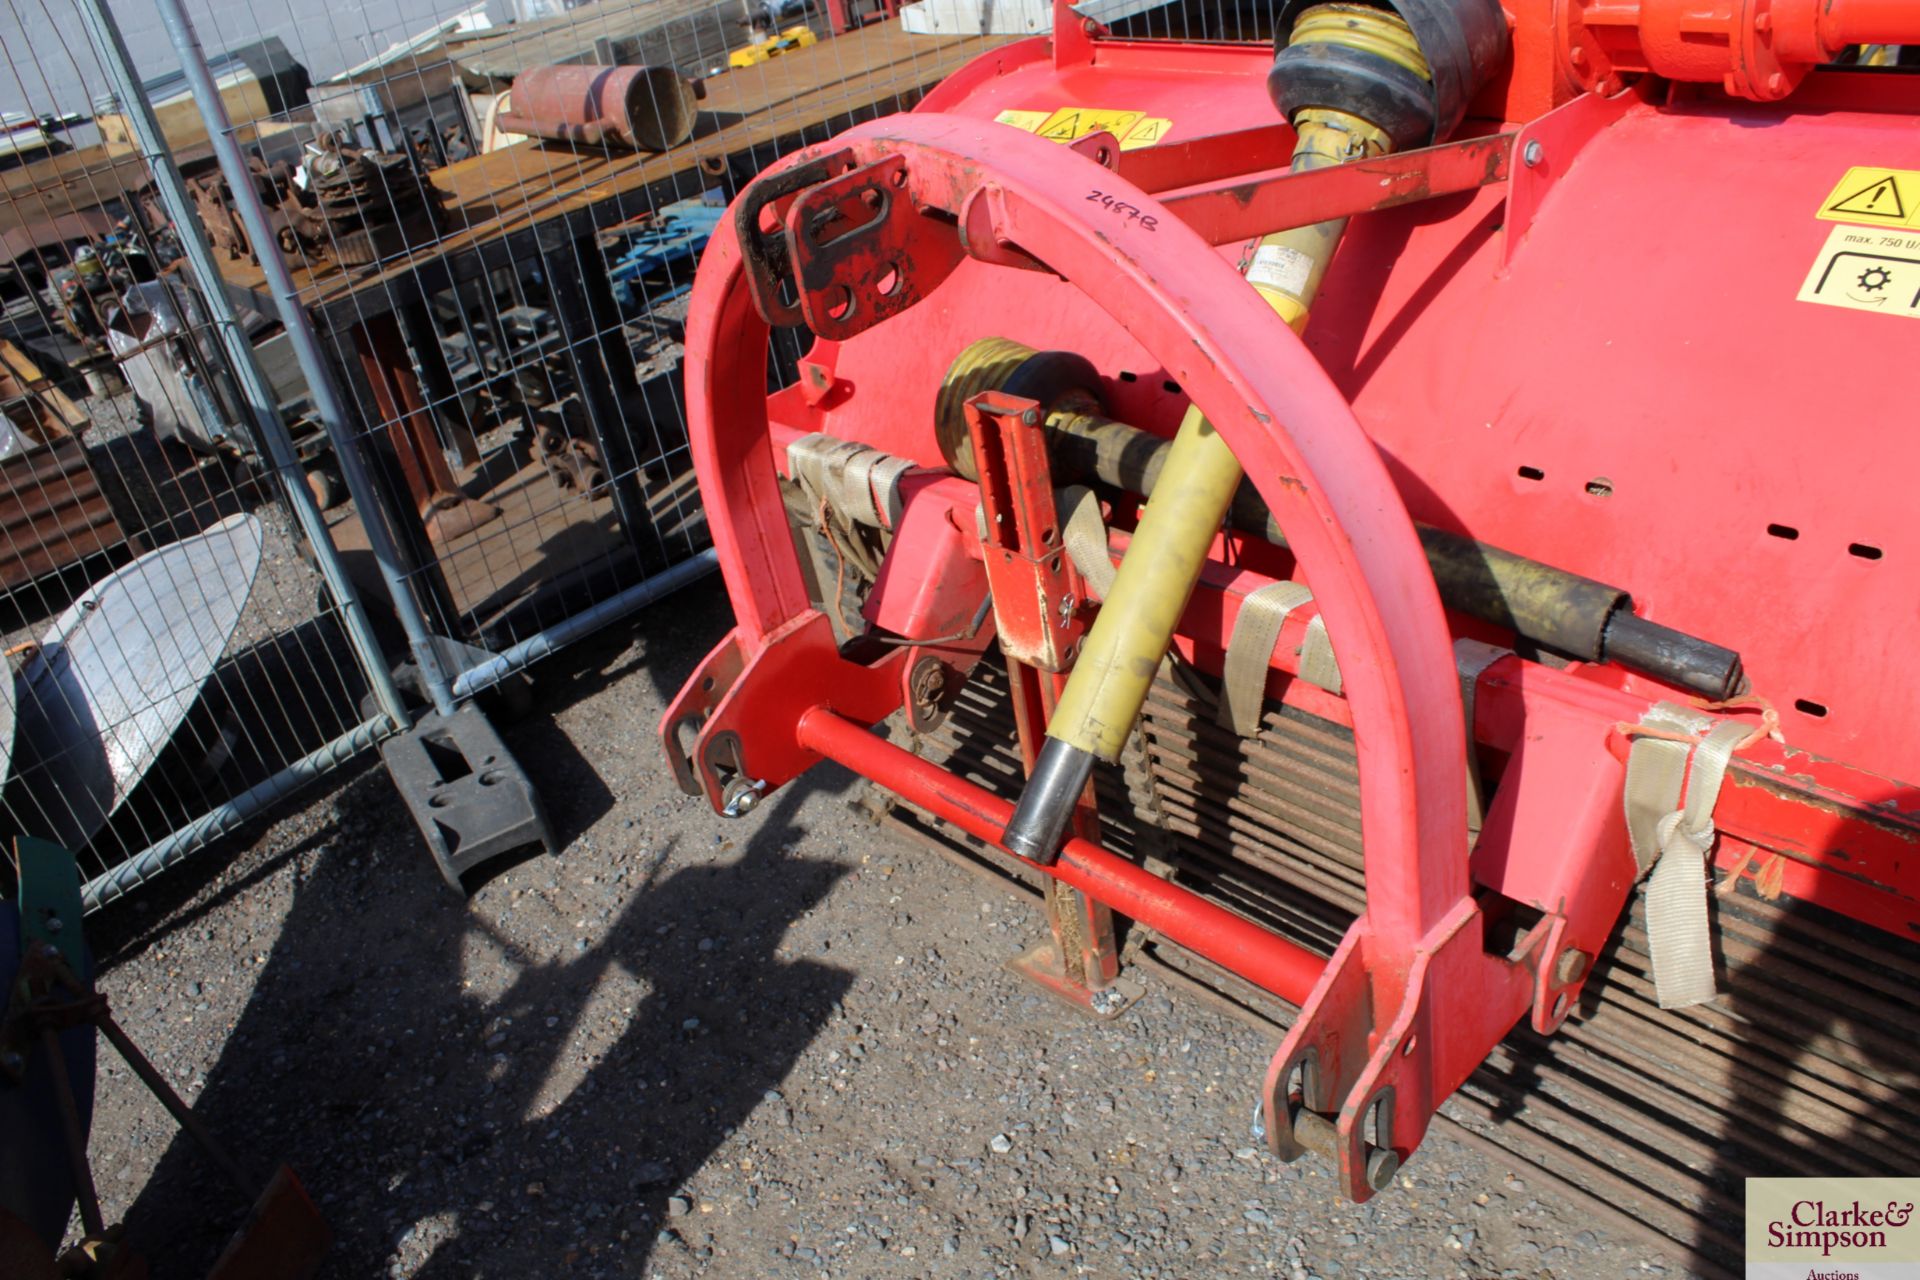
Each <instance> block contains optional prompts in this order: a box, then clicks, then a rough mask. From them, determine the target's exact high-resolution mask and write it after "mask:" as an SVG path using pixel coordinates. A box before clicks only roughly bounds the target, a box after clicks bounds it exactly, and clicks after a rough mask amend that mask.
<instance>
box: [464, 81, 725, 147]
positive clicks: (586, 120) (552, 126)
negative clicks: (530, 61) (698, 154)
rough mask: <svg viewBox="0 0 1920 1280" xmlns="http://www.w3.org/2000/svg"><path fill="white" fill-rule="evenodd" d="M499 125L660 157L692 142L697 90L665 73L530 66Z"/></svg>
mask: <svg viewBox="0 0 1920 1280" xmlns="http://www.w3.org/2000/svg"><path fill="white" fill-rule="evenodd" d="M511 93H512V97H511V98H510V99H509V105H508V107H507V109H506V110H505V111H503V112H501V113H500V127H501V128H502V129H504V130H506V131H507V132H509V133H525V134H531V135H532V136H534V137H537V138H548V139H551V140H552V141H555V142H573V143H582V144H585V145H588V146H598V145H602V144H607V143H611V144H614V145H617V146H623V147H631V148H633V149H634V150H636V151H665V150H667V149H668V148H669V147H676V146H678V145H680V144H681V143H682V142H685V141H686V140H687V139H688V138H691V137H692V136H693V122H694V115H695V108H694V98H695V88H694V86H692V85H690V84H688V83H687V81H686V80H685V79H684V78H683V77H682V76H681V75H680V73H679V72H677V71H675V70H673V69H672V68H671V67H599V66H584V67H582V66H555V67H529V68H527V69H526V70H525V71H522V72H521V73H520V74H519V75H518V76H515V77H514V81H513V89H512V90H511Z"/></svg>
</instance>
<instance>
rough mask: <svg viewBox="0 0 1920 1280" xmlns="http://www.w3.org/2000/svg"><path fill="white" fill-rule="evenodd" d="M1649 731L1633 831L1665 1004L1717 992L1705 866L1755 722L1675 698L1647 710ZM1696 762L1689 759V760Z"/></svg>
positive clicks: (1630, 794) (1630, 824) (1638, 740)
mask: <svg viewBox="0 0 1920 1280" xmlns="http://www.w3.org/2000/svg"><path fill="white" fill-rule="evenodd" d="M1640 727H1641V728H1643V729H1647V730H1650V731H1651V732H1649V733H1647V734H1643V735H1639V736H1636V737H1635V739H1634V743H1633V747H1632V749H1631V750H1630V751H1629V752H1628V754H1627V781H1626V817H1627V836H1628V838H1629V840H1630V841H1631V842H1632V845H1633V859H1634V862H1635V863H1637V864H1638V866H1639V869H1640V874H1641V875H1642V876H1647V875H1648V873H1649V872H1651V873H1652V874H1651V876H1650V878H1649V879H1648V881H1647V950H1648V951H1649V952H1650V953H1651V955H1652V959H1653V987H1654V994H1655V995H1656V997H1657V998H1658V999H1659V1002H1660V1007H1661V1008H1662V1009H1683V1008H1686V1007H1687V1006H1688V1005H1695V1004H1701V1003H1704V1002H1705V1001H1708V1000H1711V999H1713V998H1714V996H1715V995H1717V994H1718V992H1719V988H1718V986H1717V985H1716V984H1715V982H1714V977H1713V937H1712V932H1711V926H1710V924H1709V921H1708V916H1707V899H1708V897H1709V894H1708V889H1707V868H1708V864H1709V855H1710V854H1711V853H1712V850H1713V844H1714V840H1715V838H1716V836H1717V834H1718V833H1717V832H1715V830H1714V827H1713V809H1714V805H1715V804H1716V803H1718V801H1719V799H1720V784H1721V783H1722V782H1723V781H1724V780H1725V778H1726V775H1727V764H1728V762H1729V761H1731V760H1732V759H1733V753H1734V751H1735V750H1736V749H1738V748H1739V747H1740V746H1742V745H1743V744H1745V743H1746V742H1747V741H1748V740H1749V739H1751V738H1752V737H1753V736H1754V728H1753V726H1752V725H1748V724H1742V723H1740V722H1739V721H1736V720H1719V719H1716V718H1714V717H1713V716H1710V715H1706V714H1704V713H1702V712H1698V711H1694V710H1691V709H1689V708H1687V707H1682V706H1679V705H1677V704H1675V703H1671V702H1660V703H1656V704H1654V706H1653V707H1652V708H1651V709H1650V710H1648V712H1647V714H1646V715H1644V716H1642V717H1641V718H1640ZM1689 766H1691V767H1689Z"/></svg>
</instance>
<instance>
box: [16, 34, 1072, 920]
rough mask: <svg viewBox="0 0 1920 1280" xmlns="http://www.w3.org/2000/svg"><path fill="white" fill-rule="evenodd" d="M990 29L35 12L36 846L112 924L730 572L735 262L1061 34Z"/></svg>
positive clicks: (21, 666) (28, 581)
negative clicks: (165, 174)
mask: <svg viewBox="0 0 1920 1280" xmlns="http://www.w3.org/2000/svg"><path fill="white" fill-rule="evenodd" d="M989 12H990V10H989ZM981 15H982V10H981V8H980V6H978V5H967V4H961V3H957V2H956V0H926V3H924V4H922V5H920V6H919V7H918V11H917V13H916V14H915V15H913V16H912V17H910V18H901V17H897V16H896V15H895V13H894V8H893V5H892V4H890V3H886V2H885V0H832V3H830V4H827V5H826V6H825V7H819V6H817V5H810V4H794V3H790V2H787V0H754V3H743V2H742V0H730V2H729V3H723V4H715V3H712V2H711V0H645V2H636V0H598V3H591V4H585V5H573V6H569V5H567V4H565V3H564V0H492V2H491V3H489V4H481V5H468V6H462V5H459V4H457V3H440V2H438V0H427V2H425V3H421V2H420V0H401V2H400V3H398V4H395V5H392V6H384V7H374V6H360V7H351V8H350V7H345V6H310V5H295V4H293V3H292V2H291V0H243V2H240V3H232V2H230V0H213V3H210V4H199V3H192V4H188V5H186V6H185V9H184V11H181V9H180V6H179V5H178V4H177V3H174V2H173V0H167V3H162V4H160V5H158V7H157V10H156V9H155V8H153V7H149V6H148V5H146V4H142V5H139V6H137V7H136V6H134V5H130V4H121V5H118V6H113V7H111V8H110V9H109V7H108V6H105V5H103V4H100V3H97V0H0V57H4V61H5V66H4V67H0V112H4V113H5V114H4V115H0V166H4V168H0V223H3V224H4V225H0V237H4V238H3V239H0V252H4V262H0V302H4V304H5V311H4V318H3V319H0V326H3V328H4V332H3V333H0V338H4V340H5V342H6V343H7V345H6V346H5V347H4V348H0V358H3V359H4V363H5V367H4V369H0V398H4V401H5V410H6V422H5V424H4V430H5V432H6V435H5V437H4V439H0V529H3V530H4V534H5V537H4V539H0V592H3V593H4V594H3V595H0V616H3V618H4V627H5V630H6V632H7V639H8V641H9V643H10V644H11V645H12V646H14V651H13V653H12V656H11V660H12V663H13V668H14V671H13V682H12V686H11V693H12V710H13V718H14V720H15V725H14V727H13V732H12V734H11V737H10V742H11V745H12V751H11V756H10V769H9V778H8V781H7V785H6V790H5V792H4V794H3V795H0V809H3V810H4V817H5V819H6V823H7V825H8V827H9V828H10V829H11V830H12V831H13V832H14V833H15V834H31V835H40V836H48V837H52V838H55V839H59V840H61V841H63V842H66V843H68V844H71V845H74V846H76V847H79V848H81V849H83V851H84V852H83V863H84V866H85V868H86V871H87V873H88V875H89V876H90V877H91V878H92V879H93V884H92V885H91V886H90V888H91V890H92V898H91V900H92V901H93V902H94V903H97V902H99V901H103V900H105V899H106V898H108V897H111V896H114V895H116V894H118V893H120V892H124V891H125V890H126V889H128V888H131V887H132V886H134V885H136V884H138V883H139V882H140V881H141V880H143V879H144V878H145V877H146V876H147V875H149V874H151V873H153V872H154V871H157V870H158V869H161V868H162V867H164V866H165V865H168V864H169V863H170V862H171V861H172V860H174V859H175V858H176V857H177V856H180V855H181V854H182V853H183V852H185V851H189V850H190V849H191V848H194V847H198V845H199V844H202V843H204V842H205V841H206V840H207V839H208V838H211V837H212V836H213V835H216V834H218V833H219V832H221V831H224V830H226V829H228V828H229V827H231V826H232V825H234V824H235V823H236V822H237V821H239V820H241V819H242V818H243V817H245V816H246V815H248V814H250V813H252V812H256V811H257V810H258V808H259V807H261V806H262V805H264V804H265V803H268V802H271V801H272V800H273V799H275V798H277V797H279V796H281V795H284V794H285V793H286V792H287V791H288V790H290V789H291V788H292V787H293V786H296V785H299V784H300V783H301V782H304V781H305V780H307V779H309V778H312V777H316V776H318V775H319V774H320V773H323V772H325V770H326V769H328V768H330V767H332V766H333V765H334V764H337V763H338V762H340V761H341V760H344V759H348V758H351V757H352V755H354V754H355V753H357V752H358V751H359V750H361V749H363V748H364V747H366V746H368V745H370V744H371V743H372V742H374V741H375V740H377V739H378V737H379V736H380V735H381V734H383V733H384V732H388V731H391V730H392V729H393V728H396V727H404V713H403V712H401V711H400V710H399V703H398V698H397V695H396V694H395V692H394V689H393V686H392V683H391V680H390V679H389V677H388V675H387V672H388V671H389V670H390V669H392V668H394V667H395V666H396V665H397V664H400V663H402V662H407V661H411V662H413V663H414V664H415V665H416V666H418V667H420V668H422V669H423V670H422V671H421V672H420V677H419V680H418V681H417V682H415V684H414V687H413V691H414V693H415V694H416V695H419V698H420V700H421V701H431V702H433V703H435V704H437V705H440V706H441V707H442V708H443V709H444V708H445V707H446V706H447V705H449V699H450V697H451V696H464V695H466V694H468V693H471V692H473V691H474V690H476V689H477V688H480V687H483V686H484V685H485V684H486V683H489V682H490V681H492V680H494V679H496V678H498V677H499V676H501V675H502V674H504V673H505V672H507V671H509V670H512V669H513V668H514V667H515V666H516V665H518V664H519V663H521V662H524V661H528V660H531V659H532V658H534V657H537V656H539V655H540V654H542V653H545V652H549V651H551V649H553V648H555V647H557V646H558V645H559V644H561V643H564V642H566V641H567V640H569V639H571V638H573V637H575V636H577V635H579V634H581V633H583V632H584V631H585V630H588V629H590V628H591V627H592V626H594V625H599V624H600V623H602V622H604V621H606V620H608V619H610V618H612V617H616V616H618V614H619V612H620V610H622V609H624V608H629V607H633V606H634V605H636V604H637V603H639V602H643V601H644V600H646V599H648V598H650V596H651V595H653V594H657V593H658V591H659V590H664V589H666V588H668V587H670V586H671V585H676V584H677V583H678V582H679V581H681V580H684V578H685V577H686V576H687V575H688V574H689V573H691V572H698V571H701V570H703V569H704V568H705V567H707V566H708V565H710V564H711V552H710V551H708V550H707V546H708V539H707V532H706V528H705V525H704V520H703V515H702V507H701V503H700V500H699V495H698V492H697V488H696V485H695V481H694V476H693V467H692V459H691V450H690V445H689V440H688V433H687V423H686V417H685V411H684V402H683V399H682V392H681V379H680V360H681V354H682V353H681V343H682V340H683V325H684V322H685V318H686V308H687V304H688V291H689V289H690V288H691V282H692V277H693V270H694V266H695V263H696V262H697V261H698V257H699V254H700V252H701V250H702V249H703V248H704V246H705V244H706V241H707V238H708V236H709V235H710V234H711V232H712V229H713V227H714V226H715V224H716V222H717V220H718V219H719V218H720V217H721V216H722V211H723V209H724V207H725V205H726V203H727V202H728V201H729V200H730V199H731V198H732V196H733V195H734V194H735V193H736V192H737V191H738V190H739V188H740V187H741V185H743V184H744V183H745V182H747V181H748V180H750V179H751V178H752V177H753V176H754V175H755V174H757V173H758V172H759V171H760V170H761V169H763V168H764V167H765V166H766V165H768V164H769V163H771V162H773V161H774V160H776V159H778V158H779V157H781V156H783V155H786V154H788V153H790V152H791V151H793V150H795V149H796V148H798V147H800V146H803V145H806V144H808V143H812V142H817V141H821V140H824V139H826V138H828V137H831V136H832V135H833V134H835V133H837V132H839V131H841V130H843V129H845V128H847V127H848V126H850V125H852V124H854V123H857V122H859V121H861V120H864V119H869V118H872V117H874V116H878V115H884V114H887V113H890V112H893V111H898V110H904V109H907V108H910V107H911V106H912V105H913V104H914V103H916V102H917V101H918V100H919V98H920V97H921V96H922V95H923V94H924V93H925V91H927V90H928V89H930V88H931V87H932V86H934V85H935V84H937V83H938V82H939V81H940V80H941V79H943V78H944V77H945V76H947V75H948V74H950V73H951V72H952V71H954V70H955V69H957V68H958V67H960V66H962V65H963V64H964V63H966V62H967V61H968V60H969V59H971V58H973V57H975V56H977V55H978V54H980V53H982V52H984V51H986V50H988V49H990V48H992V47H993V46H994V45H996V44H999V43H1002V42H1004V41H1006V40H1009V39H1013V38H1017V37H1018V36H1021V35H1025V34H1031V33H1033V32H1035V31H1038V30H1042V29H1044V27H1045V25H1046V23H1045V18H1046V14H1045V11H1044V8H1042V9H1038V10H1036V11H1035V12H1034V13H1026V12H1024V11H1021V12H1015V11H1013V10H1004V11H1003V13H1002V14H1001V16H1000V17H999V18H998V19H997V20H995V22H990V23H989V24H988V25H989V27H990V30H989V31H987V32H985V33H983V32H982V31H981V29H980V27H981ZM190 29H196V30H197V32H198V38H199V44H198V47H197V48H196V47H194V44H193V40H192V38H191V36H190V35H188V34H185V33H186V32H188V31H189V30H190ZM116 32H117V35H116V34H115V33H116ZM116 40H119V41H120V42H121V52H120V54H119V55H116V52H115V48H114V46H115V43H116ZM128 51H130V52H128ZM117 57H118V58H124V60H125V61H128V62H130V63H131V68H130V69H131V72H132V74H131V75H129V74H128V70H129V68H127V67H124V66H121V65H119V63H118V61H117V60H116V59H117ZM201 61H203V62H204V69H205V70H206V71H207V72H208V76H207V78H206V79H205V80H201V81H196V80H195V78H194V75H193V74H192V72H193V70H194V65H193V64H195V63H197V62H201ZM630 67H649V68H658V69H662V72H663V73H661V74H654V73H648V74H635V73H629V72H625V71H624V70H622V69H623V68H630ZM629 80H630V81H631V85H628V84H626V82H627V81H629ZM516 85H517V86H518V87H519V91H520V97H521V101H520V102H519V103H518V104H516V103H515V102H514V93H515V88H516ZM215 96H217V99H218V101H217V102H213V101H211V99H212V98H214V97H215ZM210 109H211V110H210ZM143 119H146V120H147V121H148V129H147V134H151V135H153V136H146V134H143V130H142V120H143ZM223 120H224V121H225V122H226V128H225V129H224V131H223V128H222V121H223ZM648 130H653V131H655V132H656V133H657V134H658V136H650V135H649V134H648ZM225 137H231V138H232V139H233V140H234V141H235V142H236V143H237V144H238V146H239V152H240V163H243V164H244V166H245V170H246V172H245V173H244V175H241V176H242V177H243V181H242V183H241V189H240V190H239V191H236V190H235V189H234V185H233V178H234V176H235V175H234V173H231V172H227V173H223V170H222V166H221V164H220V163H219V161H220V159H221V157H220V155H219V154H217V153H219V152H220V151H221V144H222V143H223V142H224V139H225ZM168 165H171V166H172V168H173V169H174V170H175V171H177V173H178V175H179V176H180V179H181V180H182V183H183V185H182V186H179V187H177V188H175V189H174V195H175V199H174V200H173V201H172V202H171V204H170V202H169V200H168V199H167V198H166V195H167V192H166V191H165V190H163V187H165V184H163V183H160V182H158V181H157V175H158V171H159V169H161V168H164V167H165V166H168ZM176 206H179V207H176ZM249 206H253V207H252V208H249ZM187 207H190V214H187V215H186V220H187V221H189V222H190V223H191V224H192V231H193V234H194V235H196V236H198V237H200V239H201V241H202V242H203V245H204V249H205V250H210V253H204V254H203V256H196V255H195V254H194V253H190V252H186V251H185V250H186V248H188V247H190V246H188V245H185V244H183V236H182V235H181V231H182V227H181V226H180V225H179V222H180V217H179V216H177V215H181V214H182V213H183V208H187ZM253 214H259V215H263V216H264V219H265V225H264V227H260V228H256V229H257V230H259V231H260V232H261V233H260V234H254V233H253V232H252V231H250V229H249V226H250V224H249V216H250V215H253ZM281 267H284V268H285V271H286V273H287V274H290V275H291V287H290V293H291V295H292V300H293V301H295V302H297V304H298V306H299V308H300V310H301V311H302V313H303V314H304V316H305V317H306V318H307V320H308V321H309V322H310V324H311V331H312V332H313V333H314V334H316V335H317V337H318V339H319V344H318V345H319V354H320V357H321V360H322V361H323V363H324V366H325V368H324V374H325V376H324V377H323V379H322V381H323V382H325V383H327V384H329V385H330V386H331V387H335V388H338V392H339V399H340V400H341V401H342V407H341V411H340V412H338V413H337V414H330V413H328V412H326V409H327V397H326V396H325V395H321V394H319V393H318V392H317V391H316V388H315V387H314V386H313V385H311V381H310V379H309V377H308V376H306V373H305V372H303V367H302V362H301V360H300V359H298V358H296V357H297V356H298V355H299V354H300V352H299V351H298V344H297V343H296V342H295V341H294V340H293V339H294V338H295V337H296V336H297V334H296V333H294V332H290V331H288V330H287V329H286V328H285V327H284V326H283V325H282V323H281V309H280V306H279V304H280V303H282V302H283V301H286V300H287V299H285V298H282V297H279V296H276V295H277V294H278V293H280V292H281V291H280V290H279V288H278V287H277V285H276V274H277V272H278V271H279V269H280V268H281ZM296 328H297V326H296ZM810 341H811V339H810V337H809V335H807V334H805V333H804V332H799V331H787V332H776V334H775V335H774V339H773V342H772V348H771V350H770V352H769V358H768V364H767V371H768V372H767V376H768V380H769V385H770V386H772V385H777V384H779V383H782V382H785V381H788V380H791V379H792V378H793V377H794V376H795V370H796V367H797V361H798V359H799V357H800V356H801V355H802V354H803V353H804V350H805V347H806V345H807V343H809V342H810ZM263 400H264V401H268V402H270V403H266V404H262V403H259V402H261V401H263ZM263 414H264V415H265V418H264V422H265V423H270V424H277V425H275V426H274V428H273V429H272V430H270V431H269V430H267V429H266V426H265V425H263V417H262V415H263ZM330 418H337V419H338V420H337V421H329V420H328V419H330ZM263 436H271V437H272V438H271V439H266V438H263ZM349 462H351V463H353V464H354V466H353V467H350V466H348V465H347V464H348V463H349ZM354 467H357V468H358V474H359V475H360V476H361V477H362V479H363V480H364V481H365V483H363V484H361V485H358V486H356V485H353V484H347V483H343V481H345V480H349V479H352V478H353V475H354ZM356 597H357V598H358V599H360V600H364V601H365V605H366V607H365V610H364V612H361V611H360V610H359V607H358V606H357V605H355V604H354V603H353V600H354V598H356ZM343 602H345V604H344V607H343ZM368 619H370V620H371V625H370V626H369V625H368V622H367V620H368ZM409 623H411V624H412V625H408V624H409ZM428 633H431V635H432V636H434V637H437V638H436V639H435V640H433V641H432V642H430V643H428V642H426V635H427V634H428ZM400 670H401V671H402V672H403V673H404V671H405V668H404V667H402V668H400ZM370 682H371V686H372V687H371V690H370ZM370 692H371V695H372V696H369V695H370ZM389 712H390V713H392V714H391V715H383V713H389ZM396 716H398V717H399V720H398V721H396V719H395V717H396Z"/></svg>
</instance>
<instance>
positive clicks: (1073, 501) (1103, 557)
mask: <svg viewBox="0 0 1920 1280" xmlns="http://www.w3.org/2000/svg"><path fill="white" fill-rule="evenodd" d="M1055 505H1056V507H1057V509H1058V510H1060V511H1064V512H1065V513H1066V517H1067V522H1066V527H1065V528H1064V529H1063V530H1062V531H1061V538H1062V540H1063V541H1065V543H1066V546H1067V558H1068V559H1069V560H1072V561H1073V567H1074V568H1076V569H1078V570H1079V571H1080V576H1081V577H1082V578H1084V579H1085V580H1086V583H1087V593H1088V594H1089V595H1090V596H1091V597H1092V598H1093V599H1095V600H1105V599H1106V598H1107V596H1108V594H1109V593H1110V592H1112V590H1113V580H1114V578H1115V577H1116V576H1117V575H1118V574H1119V572H1120V571H1119V570H1118V569H1116V568H1115V567H1114V564H1113V554H1112V552H1110V551H1109V550H1108V549H1107V522H1106V519H1105V518H1104V517H1103V516H1102V515H1101V514H1100V499H1099V498H1098V497H1097V496H1096V495H1095V494H1094V492H1093V490H1091V489H1089V488H1087V487H1086V486H1084V485H1074V486H1072V487H1071V488H1067V489H1062V490H1061V491H1060V492H1059V493H1058V494H1056V495H1055Z"/></svg>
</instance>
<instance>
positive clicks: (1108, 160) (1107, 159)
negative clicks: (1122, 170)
mask: <svg viewBox="0 0 1920 1280" xmlns="http://www.w3.org/2000/svg"><path fill="white" fill-rule="evenodd" d="M1093 158H1094V159H1095V160H1098V161H1099V162H1100V163H1101V164H1104V165H1110V164H1112V163H1113V152H1111V151H1109V150H1107V149H1106V148H1105V147H1097V148H1095V149H1094V153H1093Z"/></svg>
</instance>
